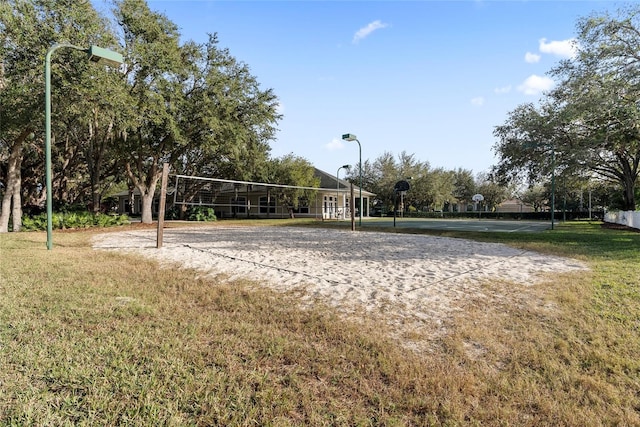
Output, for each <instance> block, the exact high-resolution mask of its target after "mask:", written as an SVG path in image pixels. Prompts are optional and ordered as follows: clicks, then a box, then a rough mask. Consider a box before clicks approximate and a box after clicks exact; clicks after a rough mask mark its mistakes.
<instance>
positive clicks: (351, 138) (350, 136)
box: [342, 133, 358, 141]
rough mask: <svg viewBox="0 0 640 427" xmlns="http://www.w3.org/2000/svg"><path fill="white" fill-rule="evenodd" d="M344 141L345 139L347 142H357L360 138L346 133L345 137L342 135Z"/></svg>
mask: <svg viewBox="0 0 640 427" xmlns="http://www.w3.org/2000/svg"><path fill="white" fill-rule="evenodd" d="M342 139H344V140H345V141H356V140H357V139H358V138H356V136H355V135H354V134H352V133H345V134H344V135H342Z"/></svg>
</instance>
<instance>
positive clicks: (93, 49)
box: [87, 45, 124, 67]
mask: <svg viewBox="0 0 640 427" xmlns="http://www.w3.org/2000/svg"><path fill="white" fill-rule="evenodd" d="M87 53H88V54H89V61H92V62H96V63H98V64H105V65H111V66H112V67H119V66H120V65H121V64H122V63H123V62H124V60H123V58H122V55H121V54H119V53H118V52H114V51H112V50H109V49H105V48H102V47H98V46H95V45H92V46H90V47H89V49H88V51H87Z"/></svg>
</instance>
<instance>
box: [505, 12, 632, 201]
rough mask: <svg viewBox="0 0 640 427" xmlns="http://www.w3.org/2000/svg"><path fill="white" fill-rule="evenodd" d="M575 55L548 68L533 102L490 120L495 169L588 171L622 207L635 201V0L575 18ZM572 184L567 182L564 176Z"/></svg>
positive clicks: (533, 178) (531, 173)
mask: <svg viewBox="0 0 640 427" xmlns="http://www.w3.org/2000/svg"><path fill="white" fill-rule="evenodd" d="M577 29H578V36H577V38H576V43H575V47H576V55H575V57H573V58H572V59H570V60H566V61H562V62H560V64H559V65H558V66H556V67H555V68H554V69H552V70H551V71H550V74H551V75H553V76H554V77H556V78H557V80H558V84H557V85H556V88H555V89H554V90H552V91H551V92H549V93H547V94H545V96H544V97H543V99H542V101H541V105H540V107H537V106H534V105H533V104H523V105H520V106H518V107H517V108H516V109H515V110H513V111H512V112H511V113H510V114H509V117H508V119H507V120H506V122H505V123H504V124H503V125H501V126H497V127H496V129H495V132H494V134H495V136H496V137H497V138H498V139H499V141H498V143H497V144H496V146H495V148H494V150H495V151H496V153H497V154H498V156H499V159H500V160H499V163H498V165H497V166H496V167H495V171H496V172H497V174H498V176H500V177H502V178H503V179H505V180H506V179H514V178H517V177H518V176H521V175H525V176H526V178H527V179H528V180H529V183H530V184H534V183H536V182H540V181H546V182H548V181H550V180H552V179H553V178H552V177H553V176H554V175H555V176H564V177H567V180H570V177H576V176H577V177H580V178H581V181H582V182H583V186H584V183H587V182H589V180H593V179H594V178H597V179H601V180H606V181H609V182H615V183H617V184H618V185H619V186H620V189H621V195H622V198H623V205H624V206H623V207H624V209H627V210H633V209H635V207H636V203H635V192H636V190H637V187H638V176H639V175H640V130H639V129H638V126H637V124H638V121H639V120H640V110H639V109H638V103H639V102H640V87H639V86H638V84H637V81H638V76H639V75H640V62H639V61H638V55H637V50H638V46H639V45H640V7H639V6H637V5H635V6H633V7H630V8H628V9H622V10H620V12H619V15H618V16H617V17H615V16H612V15H609V14H608V13H605V14H602V15H600V16H597V15H593V16H589V17H587V18H583V19H581V20H579V21H578V25H577ZM572 185H573V186H574V187H575V183H572Z"/></svg>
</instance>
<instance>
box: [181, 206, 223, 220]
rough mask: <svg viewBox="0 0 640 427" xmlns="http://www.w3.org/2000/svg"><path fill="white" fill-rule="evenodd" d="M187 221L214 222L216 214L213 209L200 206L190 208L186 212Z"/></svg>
mask: <svg viewBox="0 0 640 427" xmlns="http://www.w3.org/2000/svg"><path fill="white" fill-rule="evenodd" d="M187 218H188V219H189V221H215V220H216V219H217V218H216V213H215V211H214V210H213V208H205V207H202V206H191V207H190V208H189V210H188V211H187Z"/></svg>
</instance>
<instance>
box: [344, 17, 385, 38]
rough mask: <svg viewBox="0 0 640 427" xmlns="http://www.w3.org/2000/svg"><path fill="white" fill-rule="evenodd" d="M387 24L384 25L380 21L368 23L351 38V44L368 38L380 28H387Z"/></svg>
mask: <svg viewBox="0 0 640 427" xmlns="http://www.w3.org/2000/svg"><path fill="white" fill-rule="evenodd" d="M388 26H389V24H385V23H383V22H382V21H380V20H376V21H373V22H371V23H369V25H367V26H366V27H362V28H360V29H359V30H358V31H356V33H355V35H354V36H353V40H352V43H358V42H359V41H360V40H362V39H364V38H366V37H368V36H369V35H370V34H371V33H373V32H374V31H376V30H380V29H382V28H387V27H388Z"/></svg>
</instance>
